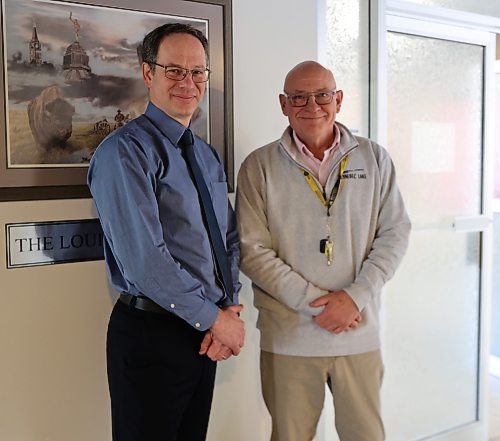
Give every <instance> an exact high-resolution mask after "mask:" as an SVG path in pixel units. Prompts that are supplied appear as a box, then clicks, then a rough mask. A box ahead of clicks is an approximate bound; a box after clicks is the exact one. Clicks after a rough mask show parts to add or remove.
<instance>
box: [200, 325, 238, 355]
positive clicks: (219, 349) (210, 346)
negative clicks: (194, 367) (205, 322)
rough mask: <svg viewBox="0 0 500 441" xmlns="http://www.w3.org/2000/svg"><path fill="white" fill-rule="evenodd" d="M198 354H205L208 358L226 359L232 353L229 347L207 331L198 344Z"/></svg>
mask: <svg viewBox="0 0 500 441" xmlns="http://www.w3.org/2000/svg"><path fill="white" fill-rule="evenodd" d="M199 354H200V355H206V356H207V357H208V358H210V360H213V361H223V360H227V359H228V358H229V357H231V355H233V353H232V352H231V349H229V348H228V347H227V346H225V345H223V344H222V343H221V342H220V341H219V340H217V339H216V338H215V337H214V335H213V334H212V332H211V331H207V332H206V334H205V337H203V340H202V342H201V345H200V351H199Z"/></svg>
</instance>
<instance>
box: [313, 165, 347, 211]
mask: <svg viewBox="0 0 500 441" xmlns="http://www.w3.org/2000/svg"><path fill="white" fill-rule="evenodd" d="M347 159H348V156H344V157H343V158H342V161H340V174H339V178H338V179H337V182H336V183H335V185H334V186H333V188H332V191H331V193H330V197H329V198H328V199H327V198H326V194H325V192H324V190H323V191H322V190H321V189H320V188H319V187H318V184H316V181H315V180H314V179H313V178H312V176H311V175H310V174H309V172H307V171H305V170H304V178H305V180H306V182H307V183H308V184H309V187H311V190H312V191H314V194H315V195H316V196H317V197H318V199H319V200H320V202H321V203H322V204H323V205H324V206H325V207H326V213H327V215H328V216H330V208H331V207H332V205H333V203H334V202H335V199H336V198H337V194H338V192H339V186H340V179H341V178H342V175H343V174H344V171H345V167H346V165H347Z"/></svg>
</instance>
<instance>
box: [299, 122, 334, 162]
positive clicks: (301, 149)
mask: <svg viewBox="0 0 500 441" xmlns="http://www.w3.org/2000/svg"><path fill="white" fill-rule="evenodd" d="M333 131H334V137H333V143H332V144H331V145H330V147H328V148H327V149H326V150H325V154H326V153H328V152H330V151H332V150H333V149H335V148H336V147H337V146H338V145H339V143H340V130H339V129H338V127H337V125H336V124H334V125H333ZM292 136H293V140H294V141H295V145H296V146H297V149H298V150H299V152H301V153H303V154H304V155H307V156H309V157H310V158H312V159H316V160H318V159H317V158H316V157H315V156H314V155H313V153H312V152H311V150H309V149H308V148H307V146H306V145H305V144H304V143H303V142H302V141H301V140H300V139H299V137H298V136H297V134H296V133H295V130H293V129H292Z"/></svg>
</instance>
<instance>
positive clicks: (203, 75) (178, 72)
mask: <svg viewBox="0 0 500 441" xmlns="http://www.w3.org/2000/svg"><path fill="white" fill-rule="evenodd" d="M148 64H154V65H155V66H158V67H161V68H163V71H164V72H165V78H168V79H170V80H174V81H182V80H183V79H184V78H186V76H187V74H188V73H190V74H191V77H192V78H193V83H206V82H207V81H208V79H209V78H210V69H209V68H208V67H207V68H205V69H202V68H197V69H185V68H183V67H180V66H169V65H166V66H165V65H164V64H158V63H153V62H152V61H150V62H148Z"/></svg>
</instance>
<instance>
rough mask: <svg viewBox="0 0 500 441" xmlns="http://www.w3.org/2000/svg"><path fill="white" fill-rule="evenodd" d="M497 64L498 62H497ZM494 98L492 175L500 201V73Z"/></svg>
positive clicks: (496, 196)
mask: <svg viewBox="0 0 500 441" xmlns="http://www.w3.org/2000/svg"><path fill="white" fill-rule="evenodd" d="M497 44H500V40H499V39H497ZM497 63H498V61H497ZM495 91H496V94H495V97H496V121H497V123H496V124H495V129H496V131H495V165H494V172H493V173H494V174H495V189H494V196H493V197H495V198H497V199H500V124H499V123H498V121H500V73H499V72H497V74H496V76H495Z"/></svg>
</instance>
